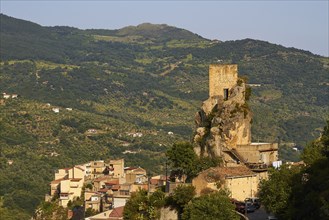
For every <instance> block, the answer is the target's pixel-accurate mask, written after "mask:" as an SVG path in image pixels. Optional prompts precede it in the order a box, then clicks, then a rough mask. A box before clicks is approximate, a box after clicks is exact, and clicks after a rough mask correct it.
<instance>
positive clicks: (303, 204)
mask: <svg viewBox="0 0 329 220" xmlns="http://www.w3.org/2000/svg"><path fill="white" fill-rule="evenodd" d="M328 125H329V121H327V126H326V127H325V128H324V131H323V133H322V135H321V137H320V138H319V139H317V140H315V141H313V142H312V143H311V144H309V145H308V146H307V147H306V148H305V151H304V152H303V154H302V158H303V159H304V161H305V162H306V166H305V167H291V168H289V167H287V166H283V167H282V168H280V169H279V170H272V171H271V172H270V178H269V180H268V181H262V182H261V185H260V193H259V197H260V199H261V200H262V203H263V204H264V205H265V208H266V209H267V210H268V211H271V212H273V213H275V214H276V215H277V216H278V217H281V218H282V219H329V181H328V176H329V158H328V156H327V155H328V154H327V153H328V152H327V149H328V137H329V132H328Z"/></svg>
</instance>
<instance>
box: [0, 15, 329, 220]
mask: <svg viewBox="0 0 329 220" xmlns="http://www.w3.org/2000/svg"><path fill="white" fill-rule="evenodd" d="M0 19H1V32H0V42H1V44H0V57H1V65H0V90H1V91H0V92H1V93H3V92H5V93H7V94H18V95H19V97H18V98H14V99H12V98H10V99H0V100H1V101H0V112H1V116H0V146H1V152H0V167H1V170H2V172H1V173H0V196H1V197H2V199H1V201H0V202H1V203H2V204H3V205H2V207H3V208H0V212H1V213H2V214H4V215H6V214H8V212H9V210H11V211H12V212H14V213H17V216H18V217H17V218H16V219H27V218H28V217H27V216H28V215H30V214H31V213H32V212H33V210H34V209H35V207H36V206H37V204H39V202H40V201H41V200H42V199H43V196H44V194H45V193H46V192H47V191H48V182H49V181H50V180H51V178H52V177H53V170H54V169H56V168H59V167H67V166H72V165H73V164H77V163H82V162H86V161H88V160H93V159H101V158H102V159H107V158H119V157H123V158H125V159H126V164H127V165H140V166H142V167H144V168H146V169H147V170H148V171H150V173H159V172H164V164H165V158H164V152H165V151H166V148H167V147H168V146H171V145H172V144H173V143H174V142H176V141H179V140H189V139H190V138H191V136H192V133H193V129H194V114H195V112H196V111H197V110H198V108H199V107H200V106H201V103H202V101H203V100H205V99H207V96H208V66H209V64H210V63H214V62H217V60H223V62H225V63H237V64H238V65H239V74H240V75H243V76H246V77H247V78H248V80H249V83H250V84H259V85H260V86H254V87H251V88H252V96H251V100H250V106H251V108H252V111H253V114H254V118H253V127H252V132H253V141H269V142H271V141H280V143H284V142H288V143H291V142H293V143H296V144H297V145H299V146H302V147H303V146H305V144H306V143H307V142H308V141H309V140H312V139H314V138H315V137H318V134H319V132H320V129H321V128H323V126H324V124H325V119H326V118H328V103H329V94H328V93H329V92H328V91H329V89H328V88H329V86H328V85H329V74H328V73H329V59H328V58H325V57H320V56H316V55H313V54H311V53H310V52H307V51H302V50H298V49H294V48H285V47H282V46H280V45H275V44H271V43H268V42H264V41H258V40H252V39H244V40H238V41H226V42H218V41H211V40H208V39H205V38H202V37H201V36H199V35H197V34H194V33H191V32H189V31H187V30H183V29H179V28H176V27H171V26H168V25H153V24H141V25H138V26H136V27H133V26H130V27H126V28H122V29H119V30H97V29H92V30H79V29H76V28H72V27H42V26H40V25H37V24H34V23H32V22H28V21H23V20H19V19H15V18H12V17H8V16H6V15H3V14H1V15H0ZM54 107H58V108H59V113H55V112H53V111H52V108H54ZM66 108H72V110H68V109H66ZM170 131H171V132H173V133H174V134H173V135H169V134H168V132H170ZM136 133H141V134H142V136H141V137H134V134H136ZM127 151H128V152H129V151H132V152H134V153H126V152H127ZM9 160H12V161H13V163H12V164H11V165H9V164H8V161H9ZM22 198H28V202H25V203H21V202H20V201H21V199H22ZM18 213H20V214H18Z"/></svg>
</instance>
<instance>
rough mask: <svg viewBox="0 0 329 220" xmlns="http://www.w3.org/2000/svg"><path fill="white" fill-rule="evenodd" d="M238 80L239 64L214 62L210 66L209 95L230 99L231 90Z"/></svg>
mask: <svg viewBox="0 0 329 220" xmlns="http://www.w3.org/2000/svg"><path fill="white" fill-rule="evenodd" d="M237 81H238V65H236V64H234V65H221V64H212V65H210V66H209V97H215V96H221V97H223V99H224V100H227V99H228V95H229V91H230V89H232V88H233V87H234V86H235V85H236V84H237Z"/></svg>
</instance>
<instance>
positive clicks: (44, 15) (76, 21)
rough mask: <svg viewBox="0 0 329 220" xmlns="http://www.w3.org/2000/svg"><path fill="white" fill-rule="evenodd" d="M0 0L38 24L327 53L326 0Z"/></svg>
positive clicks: (12, 12)
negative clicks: (176, 30) (144, 29)
mask: <svg viewBox="0 0 329 220" xmlns="http://www.w3.org/2000/svg"><path fill="white" fill-rule="evenodd" d="M0 1H1V13H4V14H6V15H9V16H12V17H16V18H21V19H24V20H29V21H32V22H36V23H38V24H41V25H43V26H55V25H65V26H73V27H78V28H81V29H87V28H104V29H118V28H122V27H124V26H128V25H138V24H140V23H143V22H150V23H155V24H168V25H172V26H176V27H180V28H184V29H187V30H189V31H192V32H194V33H197V34H199V35H201V36H203V37H205V38H209V39H219V40H223V41H226V40H238V39H244V38H253V39H259V40H265V41H269V42H271V43H276V44H281V45H283V46H286V47H295V48H299V49H303V50H308V51H311V52H312V53H315V54H320V55H325V56H329V45H328V41H329V40H328V39H329V33H328V32H329V30H328V27H329V18H328V13H329V12H328V11H329V0H323V1H314V0H313V1H137V0H135V1H28V0H25V1H16V0H0Z"/></svg>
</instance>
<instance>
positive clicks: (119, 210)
mask: <svg viewBox="0 0 329 220" xmlns="http://www.w3.org/2000/svg"><path fill="white" fill-rule="evenodd" d="M123 209H124V206H120V207H117V208H114V209H113V211H112V212H111V214H110V216H109V217H110V219H112V218H122V217H123Z"/></svg>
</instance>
